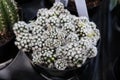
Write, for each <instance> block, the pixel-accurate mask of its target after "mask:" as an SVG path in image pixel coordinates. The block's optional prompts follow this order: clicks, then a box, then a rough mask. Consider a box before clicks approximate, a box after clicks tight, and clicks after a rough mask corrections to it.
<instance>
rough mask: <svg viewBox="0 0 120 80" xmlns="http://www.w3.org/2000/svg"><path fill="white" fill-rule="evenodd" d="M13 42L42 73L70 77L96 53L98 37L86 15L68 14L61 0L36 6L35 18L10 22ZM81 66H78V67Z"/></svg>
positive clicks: (54, 76) (45, 75) (50, 75)
mask: <svg viewBox="0 0 120 80" xmlns="http://www.w3.org/2000/svg"><path fill="white" fill-rule="evenodd" d="M13 30H14V33H15V35H16V41H15V44H16V45H17V46H18V48H19V49H22V50H23V51H24V52H26V54H27V55H28V56H29V58H30V60H31V62H32V64H33V67H34V68H35V69H37V71H38V72H40V74H41V75H42V76H43V77H45V78H46V77H48V78H51V77H52V79H53V78H56V77H60V78H64V79H70V78H72V77H73V76H75V75H77V74H78V73H79V72H81V71H82V70H84V68H83V69H81V68H82V67H83V65H84V64H85V63H87V62H86V60H87V59H88V58H92V57H95V56H96V54H97V48H96V44H97V41H98V40H99V38H100V33H99V30H98V29H96V25H95V24H94V23H93V22H90V21H89V19H88V18H87V17H76V16H75V15H72V14H70V12H69V11H68V10H67V9H64V5H63V4H62V3H61V2H56V3H54V5H53V6H52V7H51V8H50V9H46V8H43V9H39V10H38V12H37V18H36V20H33V21H30V22H29V23H25V22H24V21H19V22H17V23H15V24H14V27H13ZM81 66H82V67H81Z"/></svg>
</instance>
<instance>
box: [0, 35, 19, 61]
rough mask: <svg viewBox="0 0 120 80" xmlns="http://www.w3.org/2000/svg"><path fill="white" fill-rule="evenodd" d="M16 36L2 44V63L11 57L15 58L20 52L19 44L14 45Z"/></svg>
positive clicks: (0, 53) (0, 59) (0, 47)
mask: <svg viewBox="0 0 120 80" xmlns="http://www.w3.org/2000/svg"><path fill="white" fill-rule="evenodd" d="M14 41H15V37H11V39H10V40H9V41H8V42H6V43H4V44H3V45H1V46H0V63H2V62H5V61H7V60H9V59H11V58H14V57H15V56H16V54H17V53H18V48H17V46H15V45H14Z"/></svg>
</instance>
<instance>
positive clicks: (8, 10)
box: [0, 0, 19, 39]
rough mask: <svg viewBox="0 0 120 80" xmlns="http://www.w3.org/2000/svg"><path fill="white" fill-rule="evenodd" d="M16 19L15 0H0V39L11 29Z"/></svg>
mask: <svg viewBox="0 0 120 80" xmlns="http://www.w3.org/2000/svg"><path fill="white" fill-rule="evenodd" d="M18 19H19V18H18V12H17V6H16V3H15V1H14V0H0V39H1V38H2V36H4V35H6V34H7V33H10V32H11V31H12V26H13V24H14V23H15V22H17V21H18Z"/></svg>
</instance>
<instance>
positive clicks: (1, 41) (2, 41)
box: [0, 32, 14, 46]
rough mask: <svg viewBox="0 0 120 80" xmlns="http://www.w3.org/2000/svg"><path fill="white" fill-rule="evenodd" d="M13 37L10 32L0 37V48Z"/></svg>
mask: <svg viewBox="0 0 120 80" xmlns="http://www.w3.org/2000/svg"><path fill="white" fill-rule="evenodd" d="M13 36H14V34H13V33H12V32H7V33H6V34H4V35H0V46H2V45H3V44H5V43H7V42H8V41H9V40H10V39H12V37H13Z"/></svg>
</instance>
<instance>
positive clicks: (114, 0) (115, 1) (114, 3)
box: [109, 0, 118, 11]
mask: <svg viewBox="0 0 120 80" xmlns="http://www.w3.org/2000/svg"><path fill="white" fill-rule="evenodd" d="M117 2H118V0H110V6H109V8H110V11H112V10H113V9H114V8H115V6H116V5H117Z"/></svg>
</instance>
